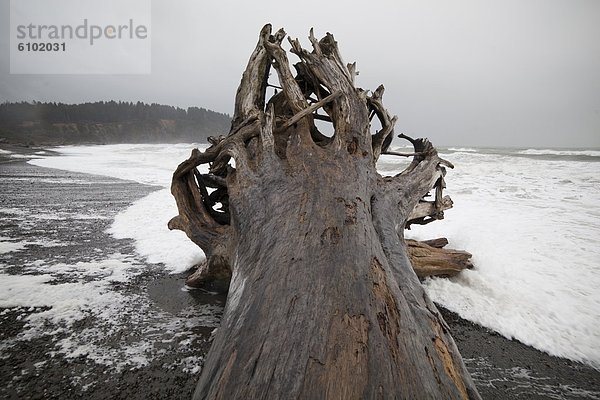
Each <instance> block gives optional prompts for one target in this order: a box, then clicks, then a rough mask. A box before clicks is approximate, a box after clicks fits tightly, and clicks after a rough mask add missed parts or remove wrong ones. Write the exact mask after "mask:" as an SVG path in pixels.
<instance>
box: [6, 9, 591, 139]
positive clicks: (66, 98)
mask: <svg viewBox="0 0 600 400" xmlns="http://www.w3.org/2000/svg"><path fill="white" fill-rule="evenodd" d="M305 6H306V7H305V8H303V9H297V8H294V9H293V10H292V9H288V8H287V7H286V6H284V5H279V4H278V3H273V2H265V3H261V4H252V5H250V4H247V3H241V4H236V5H235V7H232V5H231V4H229V3H228V4H197V3H195V2H192V1H188V0H178V1H175V2H169V3H164V2H160V1H157V0H155V1H153V2H152V18H153V19H152V25H151V27H150V31H149V32H150V35H151V37H152V57H151V58H152V65H151V66H152V68H151V73H150V74H145V75H118V74H116V75H115V74H111V75H18V74H10V73H9V68H8V57H7V55H8V47H9V40H8V37H9V32H8V29H7V28H8V26H9V23H8V19H9V18H8V16H9V12H8V11H9V1H8V0H1V1H0V9H1V10H2V11H3V12H2V21H3V26H5V30H4V32H5V34H4V35H0V49H2V51H3V52H4V54H5V57H4V58H3V60H2V63H1V64H0V102H6V101H9V102H15V101H29V102H31V101H34V100H35V101H41V102H62V103H67V104H78V103H84V102H95V101H110V100H115V101H127V102H134V103H135V102H137V101H142V102H144V103H149V104H151V103H157V104H164V105H170V106H175V107H181V108H184V109H185V108H188V107H203V108H207V109H210V110H213V111H216V112H219V113H225V114H228V115H230V116H231V115H232V113H233V103H234V98H235V93H236V89H237V85H238V84H239V81H240V78H241V74H242V72H243V70H244V68H245V66H246V63H247V61H248V57H249V55H250V53H251V52H252V50H253V48H254V46H255V44H256V41H257V38H258V32H259V31H260V28H261V27H262V26H263V25H264V24H265V23H266V22H271V23H272V24H273V28H274V29H278V28H279V27H283V28H284V29H285V30H286V32H287V33H288V35H289V36H290V37H291V38H299V39H300V41H301V42H302V43H303V44H304V45H305V46H307V45H308V44H309V42H308V39H307V36H308V31H309V29H310V28H311V27H314V28H315V35H316V36H317V37H318V38H320V37H322V36H323V35H324V34H325V33H326V32H331V33H333V34H334V36H335V38H336V40H337V41H338V43H339V46H340V50H341V53H342V56H343V57H344V58H345V60H346V62H354V61H356V62H357V67H358V71H359V72H360V75H359V76H358V77H357V86H359V87H362V88H364V89H367V90H374V89H375V88H376V87H377V86H378V85H379V84H384V85H385V87H386V93H385V96H384V103H385V105H386V107H387V109H388V110H389V112H390V113H391V114H393V115H397V116H398V122H397V124H396V132H397V133H400V132H403V133H406V134H407V135H410V136H416V137H428V138H429V139H430V140H431V141H432V142H433V143H434V144H436V145H438V146H473V147H531V148H567V147H568V148H598V147H600V74H599V73H598V72H597V71H600V44H599V43H598V41H597V38H598V37H600V25H599V24H597V23H596V22H597V21H596V16H597V15H600V2H594V1H584V0H577V1H569V2H567V1H562V0H551V1H542V0H535V1H530V2H526V3H523V2H517V1H503V2H490V3H485V4H481V3H472V2H469V1H466V0H464V1H460V2H454V3H452V4H447V3H444V2H434V3H433V4H422V3H419V2H413V1H402V2H387V1H384V2H374V3H371V4H370V5H369V7H365V4H363V3H362V2H344V8H342V7H340V6H339V5H337V4H335V3H334V4H325V5H324V4H321V5H319V10H320V12H319V13H314V12H312V11H311V10H313V9H314V7H316V6H317V3H314V4H313V2H307V3H306V4H305ZM232 10H234V11H232ZM342 10H343V13H344V14H343V16H341V15H342V14H341V13H342ZM233 27H235V28H233ZM286 43H287V42H286ZM287 47H289V45H288V46H287ZM295 61H296V60H295V58H294V56H293V55H290V62H291V63H294V62H295ZM271 79H272V80H273V82H276V80H275V78H274V77H273V76H272V78H271ZM270 94H271V93H270V92H269V93H268V95H270ZM396 143H398V142H396Z"/></svg>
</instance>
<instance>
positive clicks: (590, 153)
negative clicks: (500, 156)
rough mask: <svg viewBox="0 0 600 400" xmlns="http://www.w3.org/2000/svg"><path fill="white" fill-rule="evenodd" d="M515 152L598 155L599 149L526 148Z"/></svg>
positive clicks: (527, 153) (524, 153)
mask: <svg viewBox="0 0 600 400" xmlns="http://www.w3.org/2000/svg"><path fill="white" fill-rule="evenodd" d="M517 154H523V155H528V156H588V157H600V150H553V149H527V150H521V151H518V152H517Z"/></svg>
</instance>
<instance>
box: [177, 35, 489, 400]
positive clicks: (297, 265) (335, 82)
mask: <svg viewBox="0 0 600 400" xmlns="http://www.w3.org/2000/svg"><path fill="white" fill-rule="evenodd" d="M284 36H285V34H284V32H283V31H282V30H280V31H278V32H277V33H275V34H273V35H272V34H271V27H270V26H269V25H267V26H265V27H264V28H263V30H262V31H261V33H260V37H259V42H258V44H257V47H256V49H255V50H254V52H253V53H252V55H251V57H250V61H249V63H248V66H247V68H246V71H245V72H244V75H243V77H242V82H241V84H240V87H239V89H238V92H237V96H236V107H235V114H234V118H233V124H232V128H231V132H230V133H229V135H227V136H226V137H224V138H219V139H215V140H214V143H213V146H212V147H211V148H209V149H208V150H206V151H205V152H204V153H201V152H199V151H194V152H192V156H191V157H190V159H189V160H187V161H185V162H184V163H182V164H181V165H180V166H179V168H178V169H177V171H176V172H175V174H174V176H173V185H172V192H173V195H174V196H175V199H176V201H177V204H178V208H179V215H178V216H177V217H175V218H174V219H173V220H172V221H171V222H170V224H169V226H170V227H171V228H176V229H181V230H184V231H185V232H186V233H187V234H188V236H189V237H190V239H192V240H193V241H194V242H195V243H197V244H198V245H199V246H200V247H202V249H203V250H204V251H205V253H206V254H207V264H206V266H205V269H204V270H203V272H202V274H201V277H202V279H204V280H205V281H206V282H213V283H214V282H219V281H223V280H224V278H223V277H224V276H226V275H227V274H228V273H230V274H231V282H230V286H229V295H228V299H227V305H226V307H225V311H224V315H223V320H222V323H221V326H220V328H219V329H218V331H217V333H216V336H215V339H214V342H213V344H212V347H211V350H210V352H209V354H208V356H207V358H206V361H205V364H204V367H203V371H202V375H201V378H200V382H199V384H198V387H197V390H196V393H195V395H194V398H195V399H255V398H272V399H278V398H286V399H288V398H294V399H296V398H297V399H317V398H319V399H320V398H327V399H376V398H384V399H387V398H402V399H467V398H479V395H478V394H477V391H476V389H475V386H474V384H473V382H472V380H471V378H470V377H469V374H468V372H467V371H466V369H465V366H464V364H463V362H462V360H461V357H460V354H459V353H458V350H457V349H456V346H455V344H454V342H453V340H452V338H451V337H450V334H449V332H448V329H447V326H446V324H445V323H444V321H443V319H442V317H441V316H440V314H439V313H438V311H437V309H436V308H435V306H434V305H433V304H432V302H431V301H430V300H429V299H428V297H427V295H426V293H425V292H424V290H423V288H422V287H421V285H420V284H419V281H418V278H417V276H416V275H415V273H414V271H413V269H412V267H411V264H410V262H409V259H408V255H407V248H406V244H405V242H404V239H403V236H402V232H403V229H404V227H405V225H406V224H407V223H408V222H409V218H410V216H411V213H412V212H413V210H414V209H415V207H416V206H417V204H418V203H419V202H420V201H421V200H422V199H423V197H424V196H425V195H426V194H427V193H428V192H429V191H430V190H431V189H432V188H439V191H440V194H441V188H442V187H443V175H444V168H443V166H442V165H448V163H446V162H445V161H444V160H442V159H440V158H439V157H438V155H437V152H436V151H435V149H434V147H433V146H432V145H431V144H430V143H429V142H428V141H427V140H423V139H417V140H413V139H410V138H409V140H411V142H412V143H413V145H414V147H415V154H416V155H415V156H414V159H413V162H412V163H411V165H410V166H409V167H408V168H407V169H406V170H405V171H404V172H403V173H401V174H399V175H397V176H394V177H382V176H380V175H379V174H378V173H377V170H376V168H375V163H376V161H377V159H378V157H379V155H380V154H381V153H382V152H384V151H385V148H386V147H387V145H388V144H389V138H390V137H391V136H390V135H391V134H392V132H393V126H394V122H395V118H392V117H391V116H390V115H389V113H388V112H387V111H386V110H385V108H384V107H383V104H382V101H381V97H382V95H383V87H380V88H378V89H377V90H376V91H375V92H374V93H372V94H369V93H368V92H366V91H363V90H362V89H359V88H356V87H355V86H354V77H355V66H354V65H345V64H344V63H343V62H342V60H341V57H340V55H339V51H338V47H337V43H336V42H335V41H334V39H333V36H332V35H330V34H327V35H326V36H325V37H324V38H323V39H321V40H320V41H317V40H316V39H315V38H314V36H313V35H312V31H311V35H310V40H311V43H312V45H313V50H312V52H308V51H306V50H304V49H302V48H301V47H300V44H299V42H298V41H291V45H292V52H293V53H295V54H296V55H297V56H299V58H300V60H301V61H300V63H298V64H296V65H295V67H296V71H297V74H296V75H295V76H294V75H293V74H292V73H291V71H290V69H289V65H288V60H287V55H286V53H285V51H284V50H283V49H282V47H281V42H282V40H283V38H284ZM271 66H273V67H274V68H275V70H276V72H277V74H278V76H279V81H280V84H281V91H280V92H279V93H278V94H276V95H274V96H273V97H271V98H270V99H269V101H268V102H267V101H266V98H265V96H266V88H267V79H268V75H269V71H270V68H271ZM319 111H321V112H320V113H319V114H318V115H317V113H318V112H319ZM370 114H374V115H376V116H377V117H378V118H379V120H380V121H381V124H382V129H381V130H380V131H379V132H376V133H374V134H372V133H371V131H370ZM315 118H319V119H324V120H330V121H332V123H333V126H334V130H335V134H334V135H333V137H331V138H328V137H326V136H324V135H322V134H321V133H320V132H318V130H317V128H316V126H315V124H314V119H315ZM231 158H233V159H234V160H235V168H233V167H232V166H231V165H230V160H231ZM203 163H211V173H210V174H208V175H204V176H203V175H200V174H199V173H197V171H196V169H195V167H196V166H198V165H200V164H203ZM207 187H213V188H217V191H215V192H213V193H209V192H208V190H207ZM437 190H438V189H436V193H437ZM440 199H441V197H440ZM216 203H220V204H221V205H223V210H222V211H217V210H216V206H215V204H216ZM433 207H434V209H433V210H432V214H430V215H432V216H433V217H434V218H435V216H436V215H437V216H438V217H439V213H441V212H442V211H443V209H444V204H443V202H441V201H438V200H437V194H436V201H435V204H433ZM419 218H421V220H420V222H424V220H423V219H422V217H419Z"/></svg>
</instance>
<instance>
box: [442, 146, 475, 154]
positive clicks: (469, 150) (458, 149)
mask: <svg viewBox="0 0 600 400" xmlns="http://www.w3.org/2000/svg"><path fill="white" fill-rule="evenodd" d="M448 151H456V152H461V153H477V151H478V150H477V149H474V148H471V147H449V148H448Z"/></svg>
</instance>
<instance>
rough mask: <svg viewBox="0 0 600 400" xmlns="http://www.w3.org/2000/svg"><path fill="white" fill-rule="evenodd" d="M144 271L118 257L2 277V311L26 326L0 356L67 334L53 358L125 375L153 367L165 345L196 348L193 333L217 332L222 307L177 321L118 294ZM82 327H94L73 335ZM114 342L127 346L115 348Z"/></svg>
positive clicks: (35, 266)
mask: <svg viewBox="0 0 600 400" xmlns="http://www.w3.org/2000/svg"><path fill="white" fill-rule="evenodd" d="M143 268H144V266H142V265H139V264H137V263H136V262H135V261H134V260H133V259H132V258H131V257H128V256H124V255H122V254H113V255H111V256H108V257H107V258H105V259H101V260H97V261H92V262H79V263H76V264H72V265H70V264H46V263H45V262H44V261H41V260H38V261H36V262H34V263H32V264H31V265H28V266H26V268H25V271H24V272H25V274H23V275H8V274H2V273H0V281H1V282H2V285H1V286H0V307H1V308H5V310H4V311H2V313H7V312H16V313H17V314H20V315H18V316H17V319H19V320H23V321H24V322H25V325H24V330H23V331H22V332H20V333H19V334H18V335H17V336H16V337H13V338H10V339H8V340H4V341H2V342H0V351H2V350H3V349H6V348H10V347H11V346H13V345H14V344H15V343H16V342H18V341H27V340H32V339H35V338H40V337H48V336H50V337H56V335H60V336H59V337H61V339H60V340H58V341H56V343H55V344H56V348H55V350H54V351H53V352H52V353H51V354H50V355H52V354H60V355H62V356H64V357H66V358H77V357H84V358H86V359H89V360H91V361H94V362H95V363H98V364H103V365H109V366H111V367H113V368H114V369H116V370H117V371H119V370H122V369H125V368H138V367H143V366H144V365H147V364H148V363H149V362H151V361H152V360H153V359H154V358H155V357H157V356H160V355H161V354H162V353H163V352H164V351H166V350H165V346H164V345H163V343H164V342H165V340H168V341H171V342H174V345H177V346H190V345H191V338H195V337H196V335H195V334H194V333H192V332H191V329H192V328H193V327H197V326H207V327H216V326H217V324H218V319H217V318H216V317H215V315H216V314H217V312H218V311H219V310H218V307H216V306H212V305H205V306H203V307H200V308H199V309H198V308H194V310H191V309H190V310H186V309H184V310H182V311H181V312H179V313H178V314H177V315H172V314H168V313H165V312H162V311H160V310H158V309H156V307H153V306H152V304H151V302H150V300H149V299H148V298H147V297H146V296H142V295H136V294H131V293H123V292H122V291H118V290H115V288H114V287H113V286H114V285H115V284H118V283H125V282H128V281H129V280H130V279H131V278H132V277H134V276H135V275H137V274H139V273H141V272H142V271H143ZM28 273H31V275H29V274H28ZM33 274H35V275H33ZM63 277H68V279H69V281H68V282H64V280H62V279H61V278H63ZM80 321H88V322H87V323H85V325H86V327H85V328H84V329H82V330H77V331H74V330H73V325H74V324H75V323H78V322H80ZM75 332H76V333H75ZM115 338H117V339H118V340H116V341H115ZM107 339H111V340H112V341H113V342H115V343H118V342H119V341H122V344H121V345H120V346H117V347H115V346H114V345H110V340H107Z"/></svg>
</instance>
